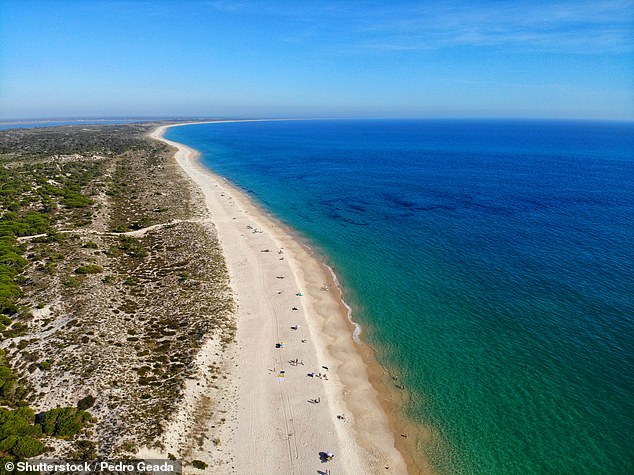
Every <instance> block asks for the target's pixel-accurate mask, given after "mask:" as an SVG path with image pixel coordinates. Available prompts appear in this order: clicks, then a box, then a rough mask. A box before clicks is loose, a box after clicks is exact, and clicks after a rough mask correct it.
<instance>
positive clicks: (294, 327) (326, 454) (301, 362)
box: [254, 229, 346, 475]
mask: <svg viewBox="0 0 634 475" xmlns="http://www.w3.org/2000/svg"><path fill="white" fill-rule="evenodd" d="M256 231H257V229H254V232H256ZM262 252H270V250H269V249H263V250H262ZM278 254H283V250H281V249H280V250H279V252H278ZM281 259H283V258H281ZM276 277H277V279H280V280H281V279H284V278H285V277H284V276H283V275H280V276H276ZM322 290H324V288H322ZM325 290H327V287H326V289H325ZM276 292H277V294H278V295H280V294H282V293H283V292H284V291H283V290H277V291H276ZM295 295H296V296H297V297H303V296H304V294H303V293H301V292H297V293H296V294H295ZM291 310H293V311H298V310H299V308H297V307H295V306H293V307H292V308H291ZM299 328H300V325H299V324H294V325H292V326H291V330H294V331H297V330H299ZM306 341H307V340H306V338H302V340H301V342H302V343H306ZM285 346H286V344H285V343H284V342H278V343H276V344H275V347H276V348H279V349H281V348H284V347H285ZM289 364H291V365H292V366H300V365H301V366H304V360H300V359H299V358H295V359H292V360H289ZM321 368H322V369H323V370H325V371H324V373H322V372H321V371H319V372H317V371H313V372H310V373H308V376H310V377H311V378H319V379H322V380H326V381H328V374H327V373H326V372H327V371H328V366H323V365H322V367H321ZM273 372H275V368H273ZM309 402H311V403H313V404H319V403H321V397H320V396H317V397H315V398H314V399H311V400H309ZM337 419H338V420H341V421H343V422H346V416H345V415H344V414H338V415H337ZM320 456H322V463H323V462H329V461H331V460H332V459H333V457H334V456H335V454H334V453H332V452H331V451H327V452H321V453H320ZM320 473H323V474H324V475H330V470H326V471H325V472H320Z"/></svg>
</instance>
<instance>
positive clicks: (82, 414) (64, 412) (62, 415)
mask: <svg viewBox="0 0 634 475" xmlns="http://www.w3.org/2000/svg"><path fill="white" fill-rule="evenodd" d="M91 419H92V417H91V415H90V414H89V413H88V412H86V411H82V410H81V409H77V408H75V407H58V408H56V409H51V410H50V411H46V412H44V413H42V414H40V415H39V418H38V420H39V422H40V424H41V426H42V431H43V432H44V433H45V434H46V435H52V436H55V437H60V438H69V437H72V436H74V435H76V434H78V433H79V432H80V431H81V430H82V429H83V427H84V425H85V423H86V422H88V421H90V420H91Z"/></svg>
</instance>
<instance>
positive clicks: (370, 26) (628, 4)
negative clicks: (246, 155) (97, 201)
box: [0, 0, 634, 120]
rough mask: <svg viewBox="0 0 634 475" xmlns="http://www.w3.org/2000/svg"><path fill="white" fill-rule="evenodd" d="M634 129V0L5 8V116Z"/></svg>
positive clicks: (29, 1)
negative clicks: (621, 125)
mask: <svg viewBox="0 0 634 475" xmlns="http://www.w3.org/2000/svg"><path fill="white" fill-rule="evenodd" d="M174 115H179V116H191V115H205V116H376V117H378V116H383V117H385V116H390V117H395V116H400V117H544V118H551V117H562V118H588V119H627V120H634V0H610V1H601V0H592V1H586V0H574V1H558V0H552V1H510V0H509V1H477V0H472V1H467V0H465V1H443V2H440V1H423V0H421V1H411V2H405V1H387V0H386V1H374V2H370V1H368V2H365V1H345V0H340V1H302V0H294V1H275V0H263V1H259V0H235V1H229V0H218V1H211V0H210V1H187V0H180V1H178V0H174V1H168V0H164V1H161V0H153V1H135V0H120V1H117V0H111V1H102V0H99V1H98V0H95V1H90V0H84V1H71V0H66V1H56V0H41V1H37V0H1V1H0V118H3V119H6V118H43V117H71V116H72V117H78V116H79V117H103V116H174Z"/></svg>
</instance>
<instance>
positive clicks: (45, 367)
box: [39, 361, 51, 371]
mask: <svg viewBox="0 0 634 475" xmlns="http://www.w3.org/2000/svg"><path fill="white" fill-rule="evenodd" d="M39 367H40V369H41V370H43V371H48V370H49V369H51V362H50V361H41V362H40V364H39Z"/></svg>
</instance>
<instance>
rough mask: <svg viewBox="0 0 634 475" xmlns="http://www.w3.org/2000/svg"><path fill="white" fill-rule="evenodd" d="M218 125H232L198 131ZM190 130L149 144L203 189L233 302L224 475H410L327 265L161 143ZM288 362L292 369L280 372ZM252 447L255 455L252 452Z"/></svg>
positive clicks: (191, 156) (187, 153)
mask: <svg viewBox="0 0 634 475" xmlns="http://www.w3.org/2000/svg"><path fill="white" fill-rule="evenodd" d="M261 120H262V119H257V120H249V122H252V121H261ZM218 122H238V121H237V120H232V121H211V122H210V123H218ZM202 123H203V122H196V123H195V124H202ZM190 124H192V123H183V124H173V125H164V126H160V127H158V128H157V129H155V130H154V131H153V132H152V133H151V134H150V136H151V137H152V138H154V139H157V140H161V141H163V142H164V143H166V144H168V145H170V146H172V147H175V148H176V150H177V152H176V155H175V157H176V160H177V162H178V164H179V165H180V166H181V168H182V169H183V170H184V172H185V173H186V174H187V175H188V176H189V177H190V179H191V180H192V181H193V182H194V183H195V184H196V185H198V187H200V189H201V191H202V192H203V194H204V196H205V200H206V204H207V208H208V209H209V211H210V213H211V215H212V221H213V223H214V225H215V227H216V229H217V232H218V237H219V239H220V242H221V245H222V248H223V254H224V256H225V259H226V261H227V267H228V268H229V273H230V276H231V286H232V288H233V290H234V293H235V296H236V300H237V303H238V316H237V321H238V337H237V345H236V348H237V351H236V360H237V361H238V364H237V367H236V370H235V375H233V376H234V378H235V381H236V384H237V395H238V400H239V402H238V405H237V406H238V407H237V410H236V414H235V420H236V427H235V431H232V434H231V436H230V437H229V438H230V439H232V440H231V441H230V442H228V443H229V444H232V447H231V448H232V451H233V452H234V453H235V454H241V456H242V458H238V457H236V459H235V463H234V466H235V470H236V472H235V473H252V472H257V471H260V472H262V471H267V470H277V471H282V472H283V473H310V472H313V473H314V472H315V471H316V470H319V469H323V470H326V469H332V470H333V472H335V473H417V472H418V470H419V468H418V466H417V465H414V466H412V464H411V460H407V462H408V463H406V459H408V458H409V457H403V455H402V453H401V451H399V450H398V448H401V450H402V449H403V446H402V443H401V441H399V440H397V437H396V434H395V432H394V430H393V428H394V427H393V426H394V422H393V421H391V420H389V417H388V413H387V411H386V410H385V404H386V403H385V401H384V399H385V397H384V396H385V395H383V394H380V393H379V391H377V389H376V388H375V386H374V385H373V384H372V383H371V381H370V379H371V375H370V373H371V372H372V373H375V371H371V369H370V364H369V363H368V357H371V355H370V354H368V355H365V354H364V353H369V352H368V351H367V350H370V348H369V347H367V345H364V346H363V347H361V348H360V347H359V344H358V343H356V342H354V341H353V334H354V333H355V330H354V328H355V324H354V322H352V320H351V319H350V309H349V307H347V305H346V304H345V302H344V301H343V294H342V290H341V289H340V288H339V287H338V286H337V284H336V276H335V275H334V273H333V271H332V269H330V268H329V267H328V266H327V265H326V264H324V263H323V262H322V261H321V260H319V259H318V257H316V256H315V254H314V252H313V251H312V249H310V248H308V247H307V246H306V245H305V243H302V242H301V239H297V237H295V236H293V235H292V233H290V232H289V230H287V229H284V226H283V225H280V224H279V223H278V222H276V221H275V219H274V218H273V217H271V216H269V215H268V214H267V213H265V212H264V211H262V210H261V209H259V208H258V207H257V205H255V204H254V203H252V202H251V200H250V199H249V198H248V197H247V196H246V195H245V194H244V192H242V191H240V190H238V189H237V188H236V187H235V186H234V185H232V184H230V183H229V182H228V181H227V180H226V179H224V178H223V177H220V176H218V175H215V174H214V173H213V172H211V171H210V170H209V169H207V168H206V167H205V166H204V165H202V164H201V163H200V162H199V161H198V155H199V154H198V152H197V151H195V150H193V149H191V148H189V147H187V146H185V145H183V144H179V143H176V142H172V141H170V140H167V139H165V138H163V136H162V135H163V133H164V131H165V130H166V129H167V128H169V127H172V126H182V125H190ZM245 223H251V224H246V225H245ZM253 224H255V226H253ZM265 246H268V247H265ZM265 251H266V252H265ZM245 271H246V272H245ZM284 272H286V275H283V274H284ZM288 277H290V278H288ZM282 279H283V280H282ZM276 289H277V290H276ZM326 289H327V290H326ZM293 290H297V291H296V292H295V293H302V294H303V295H301V296H297V295H294V294H293V293H292V291H293ZM254 294H255V295H254ZM256 296H257V297H256ZM254 297H255V298H254ZM300 308H301V310H300ZM300 322H301V323H300ZM272 327H274V330H275V331H273V328H272ZM292 327H295V328H296V330H293V329H292ZM300 328H301V330H300ZM300 334H301V340H300ZM304 340H305V341H304ZM282 342H284V345H283V347H282V348H275V346H276V343H282ZM362 349H363V350H366V351H362ZM296 354H297V355H300V356H301V361H302V362H303V363H304V365H303V366H298V365H292V364H290V362H292V361H294V358H293V356H294V355H296ZM253 355H258V356H257V357H256V358H257V362H258V363H259V364H254V363H255V362H254V358H253ZM289 358H290V359H289ZM298 360H299V357H298ZM320 363H321V364H320ZM271 366H272V368H271ZM322 368H328V369H322ZM271 370H273V371H271ZM307 371H311V372H313V373H314V374H315V375H314V376H313V377H309V376H307V373H306V372H307ZM322 372H323V375H322V377H321V378H319V379H321V381H319V380H318V379H317V374H321V373H322ZM326 378H328V379H326ZM372 379H374V378H372ZM310 395H314V397H313V398H312V399H311V396H310ZM317 400H319V403H315V401H317ZM342 414H343V415H344V417H345V420H343V419H340V418H339V416H340V415H342ZM272 435H275V437H273V440H271V436H272ZM260 440H266V441H267V443H266V444H265V445H266V447H258V443H257V442H258V441H260ZM260 445H261V444H260ZM329 450H330V451H332V452H334V453H335V455H336V456H335V458H334V459H333V460H332V461H331V462H327V463H325V464H324V463H320V456H319V453H320V452H326V451H329ZM247 453H248V454H249V455H251V456H250V457H244V455H245V454H247ZM361 467H363V468H362V469H361V470H360V468H361ZM386 467H387V468H386ZM225 468H226V467H225ZM412 469H414V470H412Z"/></svg>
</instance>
